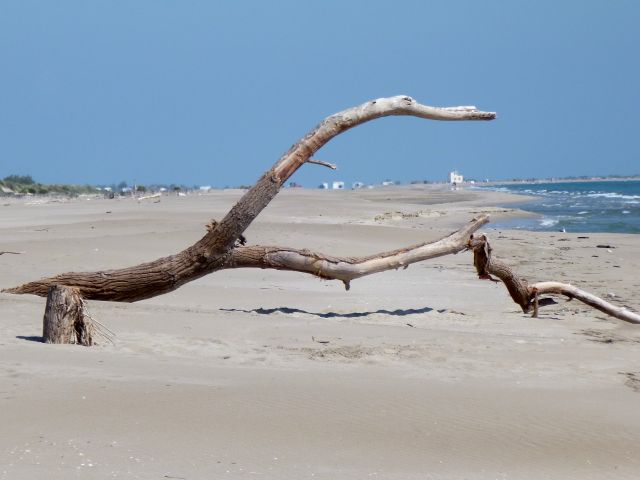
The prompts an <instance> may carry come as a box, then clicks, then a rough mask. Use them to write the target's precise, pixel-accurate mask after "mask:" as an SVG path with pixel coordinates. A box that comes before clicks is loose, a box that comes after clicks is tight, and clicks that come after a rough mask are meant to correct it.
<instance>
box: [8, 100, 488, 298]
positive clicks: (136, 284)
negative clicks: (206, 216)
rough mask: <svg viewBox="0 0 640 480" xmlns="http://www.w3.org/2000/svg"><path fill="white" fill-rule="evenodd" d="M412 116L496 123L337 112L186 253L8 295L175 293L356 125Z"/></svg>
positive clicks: (474, 115) (368, 106)
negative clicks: (58, 289) (49, 289)
mask: <svg viewBox="0 0 640 480" xmlns="http://www.w3.org/2000/svg"><path fill="white" fill-rule="evenodd" d="M392 115H396V116H414V117H418V118H425V119H431V120H446V121H450V120H492V119H494V118H495V117H496V114H495V113H493V112H481V111H478V110H476V109H475V107H450V108H438V107H429V106H426V105H422V104H420V103H418V102H416V101H415V100H413V99H412V98H411V97H407V96H397V97H390V98H380V99H377V100H372V101H370V102H366V103H363V104H362V105H359V106H357V107H353V108H349V109H347V110H344V111H342V112H339V113H336V114H334V115H331V116H330V117H327V118H326V119H325V120H323V121H322V122H321V123H320V124H319V125H318V126H317V127H316V128H314V129H313V130H311V131H310V132H309V133H307V134H306V135H305V136H304V137H303V138H302V139H300V140H299V141H298V142H297V143H296V144H294V145H293V146H292V147H291V148H290V149H289V151H287V152H286V153H285V154H284V155H283V156H282V157H281V158H280V160H278V162H276V164H275V165H274V166H273V167H272V168H271V169H270V170H268V171H267V172H266V173H265V174H264V175H263V176H262V177H261V178H260V179H259V180H258V182H257V183H256V184H255V185H254V186H253V187H252V188H251V189H249V191H247V193H245V194H244V195H243V197H242V198H241V199H240V200H239V201H238V202H237V203H236V204H235V205H234V206H233V207H232V208H231V210H230V211H229V213H227V215H226V216H225V217H224V218H223V219H222V220H221V221H220V222H219V223H217V224H215V226H213V228H211V230H210V231H209V232H208V233H207V234H206V235H205V236H204V237H202V238H201V239H200V240H199V241H197V242H196V243H195V244H194V245H192V246H190V247H188V248H186V249H185V250H183V251H181V252H179V253H177V254H175V255H170V256H168V257H163V258H159V259H157V260H154V261H152V262H147V263H142V264H140V265H136V266H133V267H128V268H122V269H117V270H105V271H98V272H69V273H64V274H61V275H57V276H55V277H51V278H48V279H44V280H40V281H37V282H31V283H27V284H25V285H21V286H19V287H15V288H10V289H7V290H4V291H5V292H8V293H33V294H36V295H42V296H44V295H46V293H45V292H43V291H42V290H41V289H42V285H45V284H46V285H52V284H59V285H65V286H68V287H76V288H77V289H78V291H79V292H80V294H81V296H82V297H83V298H86V299H95V300H107V301H115V302H135V301H138V300H144V299H146V298H151V297H155V296H157V295H161V294H163V293H168V292H171V291H173V290H175V289H177V288H179V287H180V286H182V285H184V284H185V283H187V282H190V281H192V280H196V279H198V278H200V277H202V276H204V275H207V274H209V273H211V272H214V271H216V270H220V269H222V268H224V266H225V264H226V263H227V262H228V261H229V260H230V258H231V255H232V250H233V249H234V248H235V247H236V245H237V242H238V240H240V238H241V236H242V234H243V233H244V231H245V230H246V229H247V227H248V226H249V225H250V224H251V222H252V221H253V220H254V219H255V218H256V217H257V216H258V215H259V214H260V212H262V210H263V209H264V208H265V207H266V206H267V205H268V204H269V202H271V200H272V199H273V198H274V197H275V196H276V194H277V193H278V191H279V190H280V187H281V186H282V185H283V184H284V183H285V182H286V180H287V179H288V178H289V177H291V175H293V173H294V172H295V171H296V170H298V168H300V167H301V166H302V165H304V164H305V163H306V162H307V161H308V160H309V159H310V158H311V157H312V156H313V155H314V154H315V153H316V152H317V151H318V149H320V147H322V146H323V145H325V144H326V143H327V142H328V141H330V140H331V139H332V138H334V137H335V136H337V135H339V134H340V133H342V132H345V131H347V130H349V129H351V128H353V127H355V126H357V125H361V124H363V123H365V122H368V121H371V120H374V119H376V118H381V117H387V116H392Z"/></svg>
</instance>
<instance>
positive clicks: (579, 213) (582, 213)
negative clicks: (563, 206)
mask: <svg viewBox="0 0 640 480" xmlns="http://www.w3.org/2000/svg"><path fill="white" fill-rule="evenodd" d="M587 213H589V211H588V210H583V211H582V212H578V215H585V214H587Z"/></svg>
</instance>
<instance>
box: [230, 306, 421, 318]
mask: <svg viewBox="0 0 640 480" xmlns="http://www.w3.org/2000/svg"><path fill="white" fill-rule="evenodd" d="M220 310H222V311H224V312H242V313H259V314H260V315H271V314H272V313H286V314H294V313H304V314H306V315H315V316H316V317H321V318H359V317H368V316H369V315H376V314H379V315H393V316H399V317H404V316H405V315H419V314H421V313H429V312H431V311H433V308H431V307H423V308H407V309H397V310H384V309H382V310H375V311H373V312H349V313H338V312H323V313H318V312H308V311H306V310H301V309H299V308H290V307H277V308H254V309H252V310H244V309H242V308H221V309H220Z"/></svg>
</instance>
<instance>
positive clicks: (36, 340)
mask: <svg viewBox="0 0 640 480" xmlns="http://www.w3.org/2000/svg"><path fill="white" fill-rule="evenodd" d="M16 338H17V339H18V340H27V341H29V342H38V343H42V342H44V338H42V337H37V336H30V337H27V336H24V335H17V336H16Z"/></svg>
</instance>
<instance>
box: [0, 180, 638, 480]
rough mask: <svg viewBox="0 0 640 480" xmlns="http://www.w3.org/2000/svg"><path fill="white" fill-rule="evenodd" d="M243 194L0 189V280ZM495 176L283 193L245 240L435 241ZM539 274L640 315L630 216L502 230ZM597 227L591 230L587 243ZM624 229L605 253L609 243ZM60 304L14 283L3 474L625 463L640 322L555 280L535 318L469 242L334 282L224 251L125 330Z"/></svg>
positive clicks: (490, 195) (518, 471)
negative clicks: (76, 340) (463, 182)
mask: <svg viewBox="0 0 640 480" xmlns="http://www.w3.org/2000/svg"><path fill="white" fill-rule="evenodd" d="M241 194H242V192H240V191H234V190H225V191H214V192H212V193H210V194H206V195H199V196H198V195H193V196H187V197H175V196H166V197H162V198H161V200H160V201H159V202H158V201H157V200H158V199H148V200H144V201H136V200H135V199H132V198H123V199H115V200H107V199H95V198H94V199H82V198H79V199H74V200H70V201H60V200H51V199H48V200H47V199H40V198H36V197H34V198H31V199H21V200H9V199H4V198H3V199H1V200H0V213H1V216H0V219H1V221H0V251H17V252H23V253H22V254H19V255H11V254H5V255H2V256H0V289H2V288H8V287H12V286H15V285H18V284H21V283H24V282H26V281H30V280H35V279H37V278H40V277H44V276H48V275H52V274H56V273H61V272H66V271H71V270H99V269H109V268H118V267H125V266H130V265H133V264H136V263H140V262H143V261H148V260H153V259H155V258H158V257H161V256H165V255H168V254H172V253H175V252H177V251H179V250H181V249H183V248H184V247H186V246H188V245H190V244H192V243H193V242H195V241H196V240H197V239H199V238H200V237H201V236H202V235H203V234H204V233H205V227H204V225H205V224H206V223H207V222H208V221H209V220H210V219H211V218H217V219H220V218H221V217H222V216H223V215H224V214H225V213H226V211H227V210H228V209H229V207H230V206H232V205H233V204H234V202H235V201H236V200H237V199H238V198H239V197H240V195H241ZM515 198H516V197H514V196H511V195H508V194H504V193H498V192H488V191H484V192H479V191H470V190H459V191H450V190H448V189H445V188H443V187H433V186H415V187H401V188H388V189H373V190H361V191H322V190H306V189H288V190H285V191H283V192H281V193H280V194H279V195H278V197H277V198H276V200H274V201H273V202H272V204H270V205H269V207H267V209H266V210H265V211H264V212H263V213H262V214H261V215H260V216H259V217H258V219H257V220H256V222H254V224H252V225H251V227H250V228H249V229H248V230H247V232H246V237H247V239H248V241H249V243H250V244H266V245H269V244H271V245H287V246H292V247H298V248H305V247H306V248H310V249H314V250H318V251H321V252H325V253H328V254H334V255H353V256H356V255H366V254H372V253H375V252H379V251H384V250H390V249H394V248H398V247H401V246H406V245H410V244H413V243H418V242H422V241H427V240H435V239H438V238H440V237H442V236H444V235H446V234H448V233H450V232H451V231H453V230H455V229H457V228H459V227H460V226H462V225H463V224H464V223H466V222H467V221H468V220H470V219H471V218H473V217H474V215H477V214H479V213H489V214H490V215H491V217H492V220H493V221H495V220H499V219H503V218H509V217H513V216H517V215H523V212H520V211H518V210H515V209H513V208H505V207H502V206H500V205H505V204H509V203H511V202H513V201H514V200H515ZM482 231H483V232H485V233H487V234H488V235H489V238H490V239H491V241H492V245H493V247H494V249H495V250H494V254H495V255H496V256H497V257H498V258H500V259H502V260H503V261H505V262H507V263H509V264H510V265H512V266H513V267H515V268H516V269H517V270H518V271H519V272H520V273H521V274H522V275H523V276H524V277H526V278H527V279H529V280H531V281H541V280H559V281H564V282H568V283H572V284H574V285H576V286H579V287H581V288H583V289H585V290H587V291H590V292H592V293H594V294H596V295H599V296H602V297H606V298H607V300H609V301H611V302H612V303H614V304H617V305H626V306H628V307H629V308H631V309H634V310H635V311H640V299H639V298H638V296H637V293H638V290H639V287H640V276H639V275H638V271H640V241H638V240H639V237H638V236H637V235H623V234H571V233H561V232H557V233H548V232H547V233H545V232H535V233H534V232H525V231H508V230H496V229H494V228H493V227H492V224H491V223H490V224H489V225H487V226H486V227H485V228H484V229H483V230H482ZM579 237H582V238H579ZM597 245H609V246H610V247H611V248H598V247H597ZM44 305H45V299H42V298H39V297H34V296H29V295H10V294H6V293H3V294H0V352H1V353H0V425H2V435H1V436H0V479H12V480H13V479H34V478H47V479H69V478H96V479H103V478H140V479H188V480H193V479H205V478H207V479H210V478H265V479H303V478H305V479H306V478H317V479H338V478H340V479H342V478H347V479H364V478H379V479H387V478H389V479H462V478H465V479H503V478H505V479H540V478H562V479H573V478H575V479H583V480H584V479H610V478H616V479H625V478H628V479H632V478H638V472H639V471H640V409H638V406H639V405H640V356H639V353H640V326H634V325H629V324H626V323H624V322H621V321H618V320H615V319H612V318H608V317H606V316H605V315H603V314H601V313H599V312H597V311H595V310H592V309H590V308H588V307H587V306H585V305H583V304H580V303H577V302H575V301H572V302H566V301H565V300H563V299H558V304H557V305H553V306H549V307H545V308H544V309H543V310H542V313H541V316H540V318H531V317H530V316H528V315H524V314H523V313H522V312H521V310H520V309H519V307H518V306H517V305H516V304H515V303H513V302H512V301H511V299H510V298H509V296H508V294H507V292H506V290H505V288H504V286H503V285H502V284H496V283H492V282H490V281H486V280H482V281H481V280H479V279H478V278H477V275H476V273H475V270H474V268H473V264H472V255H471V254H470V253H468V252H467V253H461V254H458V255H455V256H448V257H443V258H438V259H434V260H431V261H426V262H423V263H419V264H415V265H411V266H410V267H409V268H408V269H407V270H399V271H389V272H383V273H380V274H376V275H372V276H369V277H365V278H362V279H359V280H356V281H354V282H353V283H352V286H351V290H350V291H348V292H347V291H345V289H344V287H343V285H342V283H341V282H337V281H322V280H319V279H316V278H314V277H311V276H309V275H304V274H301V273H293V272H279V271H272V270H258V269H244V270H241V269H238V270H226V271H222V272H218V273H215V274H212V275H209V276H207V277H204V278H202V279H200V280H197V281H195V282H192V283H189V284H187V285H186V286H184V287H182V288H180V289H179V290H177V291H175V292H173V293H170V294H167V295H163V296H160V297H156V298H153V299H150V300H145V301H142V302H138V303H134V304H123V303H108V302H95V301H90V302H89V309H90V312H91V314H92V316H93V317H94V318H95V319H97V320H98V321H100V322H101V323H103V324H104V325H106V326H107V327H108V328H109V329H110V330H112V331H113V332H114V333H115V335H116V336H115V340H114V343H113V344H109V343H106V342H102V343H101V344H100V345H97V346H94V347H90V348H86V347H79V346H66V345H65V346H61V345H45V344H43V343H41V342H40V335H41V333H42V332H41V329H42V315H43V311H44Z"/></svg>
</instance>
